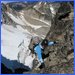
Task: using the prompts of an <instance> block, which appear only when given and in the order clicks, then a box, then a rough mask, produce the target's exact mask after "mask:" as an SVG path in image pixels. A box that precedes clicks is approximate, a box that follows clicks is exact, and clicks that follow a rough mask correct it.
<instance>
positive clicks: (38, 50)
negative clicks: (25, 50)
mask: <svg viewBox="0 0 75 75" xmlns="http://www.w3.org/2000/svg"><path fill="white" fill-rule="evenodd" d="M53 44H54V42H48V46H51V45H53ZM42 49H43V48H42V46H41V44H40V43H39V44H38V45H37V46H36V47H35V48H34V52H35V53H36V54H37V56H38V59H39V61H40V62H41V63H43V59H42Z"/></svg>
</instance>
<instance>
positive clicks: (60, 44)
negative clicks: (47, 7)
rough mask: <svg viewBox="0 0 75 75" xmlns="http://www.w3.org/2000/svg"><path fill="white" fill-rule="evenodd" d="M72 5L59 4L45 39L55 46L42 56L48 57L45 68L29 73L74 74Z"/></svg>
mask: <svg viewBox="0 0 75 75" xmlns="http://www.w3.org/2000/svg"><path fill="white" fill-rule="evenodd" d="M73 9H74V8H73V3H72V2H71V3H68V2H65V3H63V2H61V3H60V7H59V8H58V11H57V13H56V15H55V17H54V18H53V19H52V21H51V27H50V31H49V32H48V34H47V36H46V38H47V39H48V40H49V41H56V42H57V44H55V45H53V46H50V47H47V48H46V49H45V50H44V54H45V55H48V57H47V60H46V61H45V65H46V67H45V68H44V69H41V70H39V71H36V70H33V71H32V72H31V73H46V74H47V73H61V74H64V73H74V69H73V66H74V42H73V41H74V39H73V37H74V28H73V26H74V21H73V20H74V11H73Z"/></svg>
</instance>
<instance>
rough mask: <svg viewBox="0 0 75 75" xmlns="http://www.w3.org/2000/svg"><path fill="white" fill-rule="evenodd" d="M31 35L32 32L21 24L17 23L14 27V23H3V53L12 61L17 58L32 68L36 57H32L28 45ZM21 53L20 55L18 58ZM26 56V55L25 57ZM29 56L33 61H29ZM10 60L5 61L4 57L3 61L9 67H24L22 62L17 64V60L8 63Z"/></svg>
mask: <svg viewBox="0 0 75 75" xmlns="http://www.w3.org/2000/svg"><path fill="white" fill-rule="evenodd" d="M23 32H24V33H23ZM31 37H32V36H31V35H30V33H29V32H28V31H27V30H24V29H23V28H22V27H21V26H19V25H17V28H14V27H13V26H12V25H10V26H9V25H5V24H3V25H2V26H1V55H2V56H3V57H5V58H6V59H8V60H10V61H11V60H12V61H14V60H16V61H18V62H19V63H22V64H23V65H25V66H29V68H32V66H33V65H32V63H33V59H34V58H32V56H31V54H30V50H28V45H29V42H30V39H31ZM22 42H23V44H22V45H20V44H21V43H22ZM19 45H20V46H19ZM22 46H23V47H22ZM27 51H28V52H27ZM26 52H27V53H26ZM19 53H20V55H19V58H18V54H19ZM21 56H22V57H21ZM24 56H26V57H25V58H24ZM29 58H30V59H31V61H30V60H29V61H28V59H29ZM23 59H24V60H23ZM8 60H6V61H5V59H2V63H3V64H5V65H6V66H7V67H8V68H10V69H12V70H14V69H15V68H17V67H22V66H21V65H20V64H19V65H16V62H9V63H8ZM23 61H24V62H23ZM13 64H14V65H13ZM15 65H16V66H15Z"/></svg>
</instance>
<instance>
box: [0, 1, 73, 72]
mask: <svg viewBox="0 0 75 75" xmlns="http://www.w3.org/2000/svg"><path fill="white" fill-rule="evenodd" d="M1 30H2V33H1V35H2V39H1V41H2V50H4V51H2V50H1V54H2V55H3V56H4V57H6V58H7V59H10V60H11V59H13V60H18V58H17V55H18V53H19V52H20V54H21V55H20V57H21V58H19V59H20V60H22V61H21V62H22V63H23V64H24V65H27V66H29V65H30V66H29V67H31V66H32V65H31V64H32V63H33V62H31V63H28V62H26V64H25V63H24V62H25V54H26V52H27V49H28V44H29V42H30V39H31V37H32V36H36V35H37V36H39V37H41V38H46V39H48V40H49V41H56V42H57V44H55V45H53V46H50V47H47V48H46V49H45V50H44V54H45V55H46V56H47V57H46V60H45V68H43V69H41V68H39V67H38V68H37V69H35V68H33V69H32V70H31V71H29V72H26V71H25V70H23V72H22V73H73V72H74V69H73V67H74V38H73V37H74V4H73V2H29V3H28V2H11V3H6V4H4V3H2V28H1ZM5 37H6V38H5ZM13 37H14V38H13ZM7 38H9V40H8V39H7ZM12 39H13V41H12V44H11V40H12ZM16 39H17V40H16ZM14 42H15V44H14ZM21 42H22V44H24V46H25V50H26V52H25V51H24V50H23V52H22V51H20V49H18V48H17V47H18V45H19V44H20V43H21ZM7 43H8V44H7ZM7 45H8V46H10V47H13V48H12V50H13V49H14V50H13V53H11V50H10V48H9V47H7ZM5 49H9V50H8V52H7V50H5ZM22 49H23V48H22ZM5 51H6V52H7V53H8V54H9V55H7V54H6V53H5ZM15 52H16V53H15ZM21 52H22V53H21ZM14 53H15V55H14V57H12V56H13V54H14ZM24 53H25V54H24ZM29 53H30V52H28V55H29V57H28V58H31V61H33V60H34V58H32V57H31V54H29ZM11 54H12V56H11ZM23 58H24V59H23ZM28 58H27V59H26V60H28ZM3 62H4V61H3ZM29 62H30V60H29ZM13 63H14V62H13ZM14 64H15V63H14ZM2 65H3V64H2ZM13 68H14V67H13ZM13 68H12V67H11V68H10V69H11V70H13ZM15 68H16V67H15ZM19 70H20V71H21V69H19V68H17V69H16V70H15V73H18V71H19ZM24 71H25V72H24Z"/></svg>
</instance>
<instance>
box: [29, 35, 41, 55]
mask: <svg viewBox="0 0 75 75" xmlns="http://www.w3.org/2000/svg"><path fill="white" fill-rule="evenodd" d="M40 42H41V38H39V37H38V36H35V37H32V38H31V40H30V44H29V49H30V50H31V52H32V53H33V54H34V53H35V52H34V48H35V47H36V46H37V45H38V44H39V43H40Z"/></svg>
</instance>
